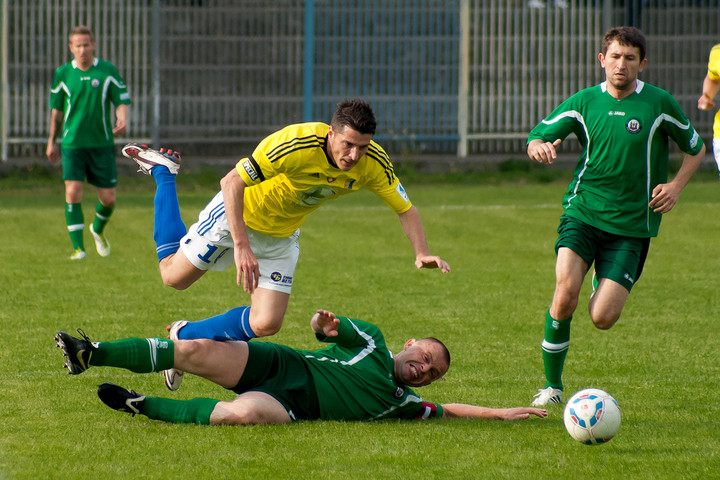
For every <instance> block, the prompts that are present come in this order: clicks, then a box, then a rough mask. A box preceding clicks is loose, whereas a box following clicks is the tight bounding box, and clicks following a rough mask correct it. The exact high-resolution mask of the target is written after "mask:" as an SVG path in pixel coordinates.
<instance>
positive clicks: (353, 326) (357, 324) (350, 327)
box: [315, 315, 385, 349]
mask: <svg viewBox="0 0 720 480" xmlns="http://www.w3.org/2000/svg"><path fill="white" fill-rule="evenodd" d="M337 319H338V320H340V324H339V325H338V334H337V336H335V337H328V336H325V335H323V334H322V333H316V334H315V336H316V337H317V339H318V340H319V341H321V342H326V343H336V344H338V345H341V346H343V347H348V348H353V347H365V346H371V347H372V348H373V349H374V348H375V347H376V345H378V344H383V345H384V343H385V339H384V337H383V335H382V333H381V332H380V329H379V328H378V327H376V326H375V325H373V324H372V323H368V322H363V321H362V320H354V319H350V318H347V317H341V316H339V315H338V317H337Z"/></svg>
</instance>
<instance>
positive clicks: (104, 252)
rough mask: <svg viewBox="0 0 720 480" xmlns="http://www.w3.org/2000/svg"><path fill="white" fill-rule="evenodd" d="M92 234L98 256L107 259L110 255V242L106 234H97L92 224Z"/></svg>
mask: <svg viewBox="0 0 720 480" xmlns="http://www.w3.org/2000/svg"><path fill="white" fill-rule="evenodd" d="M90 233H92V236H93V238H94V239H95V249H96V250H97V252H98V255H100V256H101V257H107V256H108V255H110V242H108V239H107V237H106V236H105V234H103V233H95V229H94V228H93V224H92V223H91V224H90Z"/></svg>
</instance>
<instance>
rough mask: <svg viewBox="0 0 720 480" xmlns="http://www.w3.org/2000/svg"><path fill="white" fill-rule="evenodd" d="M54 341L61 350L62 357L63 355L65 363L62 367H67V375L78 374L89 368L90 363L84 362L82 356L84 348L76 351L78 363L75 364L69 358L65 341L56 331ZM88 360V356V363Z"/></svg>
mask: <svg viewBox="0 0 720 480" xmlns="http://www.w3.org/2000/svg"><path fill="white" fill-rule="evenodd" d="M55 342H56V343H57V347H58V348H59V349H60V350H62V352H63V357H65V365H64V367H65V368H67V369H68V375H80V374H81V373H82V372H84V371H85V370H87V369H88V368H90V365H88V364H85V361H84V360H83V358H82V352H84V350H82V351H80V352H77V354H76V356H77V360H78V363H79V364H77V365H76V364H75V363H74V362H73V361H72V360H71V359H70V353H69V352H68V346H67V344H66V343H65V341H64V340H63V339H62V335H60V333H59V332H58V333H57V335H55ZM89 362H90V359H89V358H88V363H89Z"/></svg>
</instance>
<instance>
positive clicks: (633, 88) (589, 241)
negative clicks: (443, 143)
mask: <svg viewBox="0 0 720 480" xmlns="http://www.w3.org/2000/svg"><path fill="white" fill-rule="evenodd" d="M598 59H599V60H600V64H601V66H602V67H603V68H604V70H605V76H606V80H605V81H604V82H603V83H601V84H600V85H596V86H594V87H590V88H587V89H585V90H581V91H580V92H578V93H576V94H575V95H573V96H572V97H570V98H569V99H568V100H566V101H565V102H563V103H562V104H561V105H560V106H558V107H557V108H556V109H555V110H554V111H553V112H552V113H551V114H550V115H549V116H548V117H547V118H545V120H543V121H542V122H541V123H540V124H539V125H537V126H536V127H535V128H534V129H533V130H532V131H531V132H530V135H529V139H528V148H527V153H528V156H529V157H530V158H531V159H532V160H535V161H537V162H540V163H552V162H553V160H554V159H555V158H556V156H557V152H556V147H557V146H558V145H559V144H560V142H561V141H562V140H563V139H565V137H567V136H568V135H570V134H575V136H576V137H577V138H578V140H579V142H580V145H581V146H582V148H583V150H582V154H581V155H580V159H579V161H578V163H577V166H576V167H575V172H574V177H573V180H572V182H571V183H570V186H569V187H568V189H567V192H566V193H565V196H564V198H563V208H564V210H565V213H564V215H563V216H562V217H561V219H560V226H559V227H558V240H557V242H556V244H555V250H556V253H557V263H556V266H555V275H556V284H555V293H554V296H553V299H552V303H551V305H550V309H549V310H548V311H547V314H546V316H545V336H544V339H543V342H542V352H543V361H544V366H545V377H546V380H547V382H546V384H545V388H542V389H540V391H539V392H538V393H537V394H536V395H535V400H533V402H532V404H533V405H536V406H541V405H547V404H549V403H560V402H562V392H563V383H562V372H563V366H564V362H565V356H566V354H567V351H568V346H569V344H570V322H571V320H572V316H573V313H574V311H575V309H576V307H577V304H578V300H579V295H580V287H581V286H582V283H583V279H584V278H585V275H586V274H587V272H588V271H589V269H590V266H591V265H593V263H594V264H595V267H594V268H595V274H594V275H593V286H594V287H595V286H596V288H594V291H593V295H592V296H591V298H590V302H589V305H588V310H589V313H590V318H591V319H592V321H593V323H594V324H595V326H596V327H597V328H600V329H603V330H604V329H609V328H611V327H612V326H613V325H614V324H615V322H617V320H618V318H619V317H620V313H621V312H622V309H623V307H624V305H625V301H626V300H627V298H628V295H629V294H630V290H631V289H632V287H633V285H634V284H635V283H636V282H637V280H638V278H639V277H640V274H641V273H642V268H643V264H644V262H645V258H646V255H647V252H648V248H649V246H650V238H651V237H654V236H657V233H658V228H659V226H660V219H661V218H662V214H664V213H668V212H669V211H670V210H671V209H672V208H673V207H674V206H675V204H676V203H677V201H678V197H679V196H680V192H682V190H683V188H685V186H686V185H687V183H688V181H690V177H691V176H692V175H693V173H695V170H697V168H698V166H699V165H700V161H701V160H702V158H703V156H704V155H705V146H704V144H703V142H702V139H701V138H700V137H699V136H698V134H697V133H696V132H695V129H694V128H693V126H692V125H691V124H690V122H689V121H688V119H687V118H686V116H685V114H684V113H683V111H682V109H681V108H680V106H679V105H678V103H677V101H675V99H674V98H673V97H672V96H671V95H670V94H669V93H668V92H666V91H664V90H661V89H659V88H657V87H654V86H652V85H648V84H647V83H644V82H642V81H640V80H638V78H637V77H638V74H639V73H640V72H641V71H642V70H643V68H644V67H645V65H646V64H647V59H646V58H645V37H644V36H643V34H642V32H641V31H640V30H638V29H636V28H633V27H619V28H613V29H611V30H609V31H608V32H607V33H606V34H605V36H604V37H603V40H602V53H600V54H599V55H598ZM669 140H672V141H673V142H675V143H676V144H677V145H678V147H679V148H680V149H681V150H682V151H683V152H685V154H686V155H685V157H684V160H683V163H682V166H681V167H680V170H679V171H678V172H677V174H676V175H675V177H674V178H673V180H672V181H671V182H668V178H667V177H668V147H669V145H668V143H669ZM596 282H597V283H596Z"/></svg>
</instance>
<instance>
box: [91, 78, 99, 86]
mask: <svg viewBox="0 0 720 480" xmlns="http://www.w3.org/2000/svg"><path fill="white" fill-rule="evenodd" d="M90 85H92V86H93V87H94V88H97V87H99V86H100V80H98V79H97V78H93V79H92V80H91V81H90Z"/></svg>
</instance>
